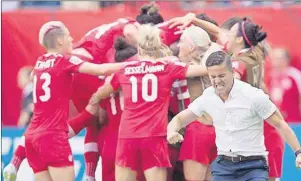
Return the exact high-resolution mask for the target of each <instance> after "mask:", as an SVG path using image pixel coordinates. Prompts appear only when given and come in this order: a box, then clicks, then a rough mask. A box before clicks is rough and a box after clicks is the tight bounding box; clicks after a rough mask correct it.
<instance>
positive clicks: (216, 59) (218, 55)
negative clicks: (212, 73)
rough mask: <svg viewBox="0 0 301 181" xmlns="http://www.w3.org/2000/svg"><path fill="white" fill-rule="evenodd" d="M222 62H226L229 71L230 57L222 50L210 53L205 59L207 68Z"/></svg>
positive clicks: (230, 69) (230, 68) (230, 67)
mask: <svg viewBox="0 0 301 181" xmlns="http://www.w3.org/2000/svg"><path fill="white" fill-rule="evenodd" d="M222 64H226V66H227V68H228V70H229V71H232V70H233V68H232V60H231V57H230V55H228V54H227V53H225V52H224V51H217V52H213V53H211V54H210V55H209V57H208V59H207V61H206V67H207V68H208V67H213V66H216V65H222Z"/></svg>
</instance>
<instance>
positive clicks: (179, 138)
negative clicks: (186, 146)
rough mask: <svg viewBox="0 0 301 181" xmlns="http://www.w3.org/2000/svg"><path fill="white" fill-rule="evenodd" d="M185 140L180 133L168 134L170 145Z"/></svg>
mask: <svg viewBox="0 0 301 181" xmlns="http://www.w3.org/2000/svg"><path fill="white" fill-rule="evenodd" d="M183 140H184V138H183V136H182V135H181V134H180V133H178V132H171V133H167V141H168V142H169V143H170V144H176V143H178V142H179V143H180V142H182V141H183Z"/></svg>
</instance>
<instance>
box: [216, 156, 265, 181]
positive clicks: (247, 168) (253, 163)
mask: <svg viewBox="0 0 301 181" xmlns="http://www.w3.org/2000/svg"><path fill="white" fill-rule="evenodd" d="M211 169H212V172H211V173H212V181H268V180H269V167H268V165H267V161H266V159H264V158H262V159H259V160H250V161H241V162H232V161H230V160H225V159H223V158H222V156H218V157H217V158H216V159H215V161H214V162H213V163H212V164H211Z"/></svg>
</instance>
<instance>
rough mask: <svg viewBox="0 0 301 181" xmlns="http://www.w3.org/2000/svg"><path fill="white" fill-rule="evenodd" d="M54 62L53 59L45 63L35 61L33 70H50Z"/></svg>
mask: <svg viewBox="0 0 301 181" xmlns="http://www.w3.org/2000/svg"><path fill="white" fill-rule="evenodd" d="M54 61H55V59H49V60H47V61H46V62H42V61H39V60H38V61H37V63H36V66H35V69H45V68H50V67H53V66H54Z"/></svg>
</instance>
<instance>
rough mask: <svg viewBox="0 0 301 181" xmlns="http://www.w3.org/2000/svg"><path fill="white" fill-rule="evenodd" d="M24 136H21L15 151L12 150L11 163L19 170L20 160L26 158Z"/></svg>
mask: <svg viewBox="0 0 301 181" xmlns="http://www.w3.org/2000/svg"><path fill="white" fill-rule="evenodd" d="M24 145H25V137H24V136H22V137H21V142H20V144H19V145H18V147H17V149H16V151H15V152H14V155H13V157H12V159H11V161H10V162H11V163H12V164H13V165H14V166H15V168H16V170H17V171H18V170H19V167H20V165H21V163H22V161H23V160H24V159H25V158H26V152H25V147H24Z"/></svg>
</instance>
